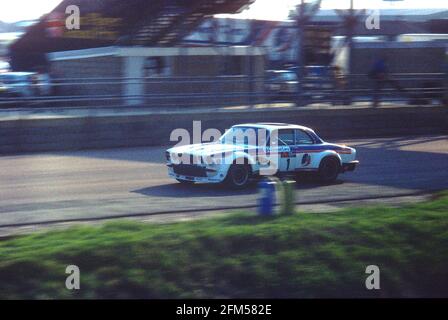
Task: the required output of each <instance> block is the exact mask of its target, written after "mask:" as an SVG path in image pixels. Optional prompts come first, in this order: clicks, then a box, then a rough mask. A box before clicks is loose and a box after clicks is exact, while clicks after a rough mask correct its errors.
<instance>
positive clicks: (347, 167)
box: [341, 160, 359, 172]
mask: <svg viewBox="0 0 448 320" xmlns="http://www.w3.org/2000/svg"><path fill="white" fill-rule="evenodd" d="M358 165H359V161H358V160H355V161H350V162H347V163H343V164H342V168H341V171H342V172H347V171H355V169H356V167H357V166H358Z"/></svg>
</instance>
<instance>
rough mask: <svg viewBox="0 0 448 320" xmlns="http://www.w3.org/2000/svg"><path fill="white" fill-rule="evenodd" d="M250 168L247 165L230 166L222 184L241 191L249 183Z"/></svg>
mask: <svg viewBox="0 0 448 320" xmlns="http://www.w3.org/2000/svg"><path fill="white" fill-rule="evenodd" d="M250 177H251V168H250V165H248V164H232V165H231V166H230V168H229V172H228V173H227V177H226V179H225V181H224V183H225V184H226V185H227V186H229V187H231V188H233V189H242V188H244V187H246V186H247V185H248V184H249V182H250Z"/></svg>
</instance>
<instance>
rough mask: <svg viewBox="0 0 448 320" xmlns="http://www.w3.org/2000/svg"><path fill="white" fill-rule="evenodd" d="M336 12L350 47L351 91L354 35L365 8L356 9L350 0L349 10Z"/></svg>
mask: <svg viewBox="0 0 448 320" xmlns="http://www.w3.org/2000/svg"><path fill="white" fill-rule="evenodd" d="M336 13H337V14H338V15H339V17H340V18H341V19H342V20H343V25H344V29H345V34H346V43H347V47H348V66H347V70H346V73H347V89H348V90H349V91H350V90H351V89H352V87H353V79H352V76H351V73H352V71H353V51H354V42H353V36H354V35H355V28H356V26H357V25H358V23H359V21H360V19H361V17H362V16H364V15H365V10H364V9H363V10H355V8H354V0H350V9H348V10H336ZM352 98H353V97H352V94H351V93H349V94H348V97H347V100H348V103H349V104H351V103H352Z"/></svg>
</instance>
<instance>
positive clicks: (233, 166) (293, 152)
mask: <svg viewBox="0 0 448 320" xmlns="http://www.w3.org/2000/svg"><path fill="white" fill-rule="evenodd" d="M166 160H167V166H168V174H169V176H170V177H172V178H174V179H176V180H177V181H179V182H181V183H225V184H227V185H229V186H231V187H234V188H242V187H245V186H246V185H248V184H249V182H250V181H251V180H252V178H255V177H259V176H264V175H267V176H270V175H297V174H299V173H302V172H313V173H315V174H316V175H317V176H318V177H319V179H320V180H321V181H323V182H325V183H330V182H333V181H335V180H336V179H337V177H338V175H339V174H340V173H343V172H346V171H353V170H355V168H356V166H357V165H358V164H359V161H357V160H356V150H355V149H354V148H350V147H347V146H345V145H337V144H332V143H327V142H325V141H323V140H322V139H321V138H320V137H319V136H318V135H317V134H316V133H315V132H314V131H313V130H312V129H310V128H306V127H303V126H299V125H293V124H282V123H256V124H240V125H236V126H233V127H232V128H230V129H229V130H227V131H226V133H225V134H224V135H223V136H221V138H220V139H219V140H218V141H216V142H211V143H201V144H192V145H184V146H177V147H174V148H171V149H168V150H167V151H166Z"/></svg>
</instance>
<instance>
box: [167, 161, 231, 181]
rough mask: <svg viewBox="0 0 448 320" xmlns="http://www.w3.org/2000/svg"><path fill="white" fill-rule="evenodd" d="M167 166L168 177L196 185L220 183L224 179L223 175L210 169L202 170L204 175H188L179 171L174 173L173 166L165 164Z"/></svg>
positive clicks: (192, 173) (198, 173)
mask: <svg viewBox="0 0 448 320" xmlns="http://www.w3.org/2000/svg"><path fill="white" fill-rule="evenodd" d="M167 166H168V176H170V177H172V178H174V179H177V180H183V181H191V182H197V183H221V182H223V181H224V179H225V174H224V173H223V172H221V171H217V170H213V171H212V170H210V169H206V168H204V173H201V172H191V173H190V174H189V173H183V172H179V171H178V172H176V170H174V166H173V164H167Z"/></svg>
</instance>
